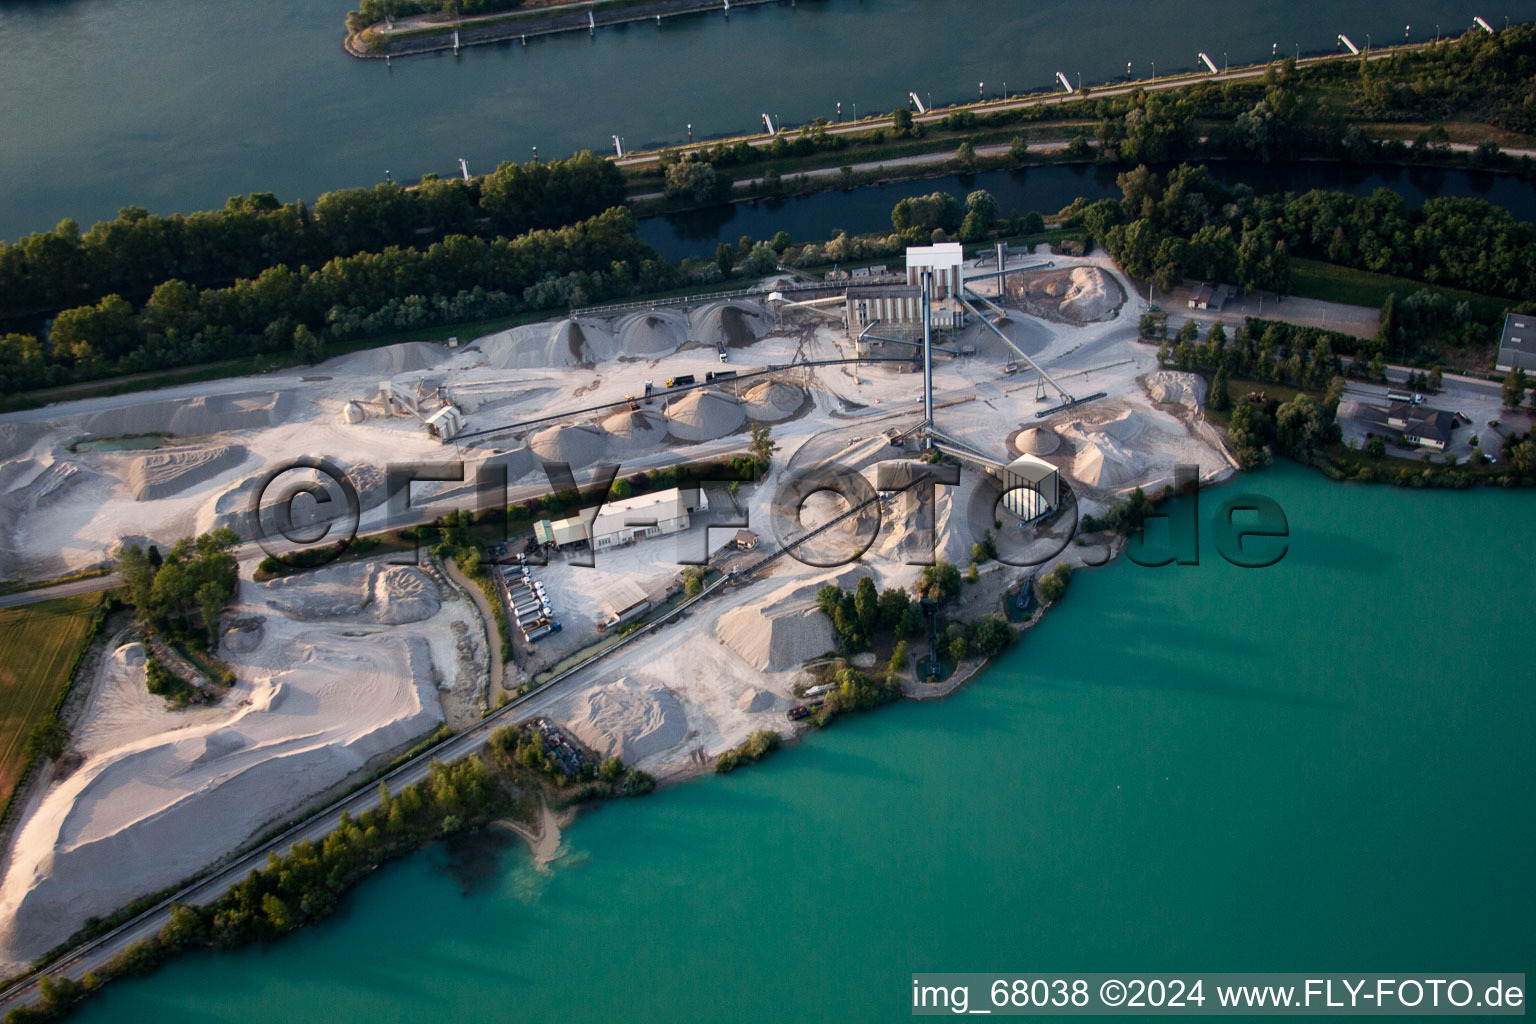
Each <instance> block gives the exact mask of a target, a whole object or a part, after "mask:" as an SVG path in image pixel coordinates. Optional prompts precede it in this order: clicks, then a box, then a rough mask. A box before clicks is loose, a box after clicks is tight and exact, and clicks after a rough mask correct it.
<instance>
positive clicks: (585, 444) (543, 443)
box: [528, 423, 608, 469]
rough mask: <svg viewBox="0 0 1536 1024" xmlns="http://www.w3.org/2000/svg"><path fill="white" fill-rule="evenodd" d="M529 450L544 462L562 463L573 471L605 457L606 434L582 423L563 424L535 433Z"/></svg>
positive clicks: (606, 449)
mask: <svg viewBox="0 0 1536 1024" xmlns="http://www.w3.org/2000/svg"><path fill="white" fill-rule="evenodd" d="M528 447H529V448H530V449H532V450H533V454H535V455H537V456H538V457H539V458H541V459H543V460H544V461H546V462H565V463H569V464H570V466H571V467H572V468H573V469H575V468H579V467H582V466H590V465H592V463H594V462H596V461H597V460H599V459H601V458H603V457H604V456H606V455H607V454H608V435H607V434H605V433H604V432H603V431H601V430H599V429H598V428H597V427H593V426H589V425H587V424H585V423H562V424H559V425H558V426H553V427H545V428H544V429H543V430H541V431H539V432H538V433H536V434H534V435H533V436H532V437H530V438H529V439H528Z"/></svg>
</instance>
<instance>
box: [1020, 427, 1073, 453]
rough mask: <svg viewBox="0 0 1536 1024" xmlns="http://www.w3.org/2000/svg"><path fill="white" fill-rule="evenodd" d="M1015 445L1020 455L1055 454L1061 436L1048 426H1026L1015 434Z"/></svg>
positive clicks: (1059, 445)
mask: <svg viewBox="0 0 1536 1024" xmlns="http://www.w3.org/2000/svg"><path fill="white" fill-rule="evenodd" d="M1013 447H1014V450H1015V451H1017V452H1018V453H1019V454H1020V455H1055V454H1056V452H1058V451H1059V450H1060V449H1061V438H1060V437H1059V436H1058V435H1057V434H1056V432H1055V431H1054V430H1051V429H1050V428H1048V427H1026V428H1025V429H1023V430H1021V431H1019V432H1018V433H1017V434H1016V435H1014V438H1013Z"/></svg>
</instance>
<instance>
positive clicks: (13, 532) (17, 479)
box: [0, 458, 104, 576]
mask: <svg viewBox="0 0 1536 1024" xmlns="http://www.w3.org/2000/svg"><path fill="white" fill-rule="evenodd" d="M102 480H104V477H103V475H102V474H101V473H98V472H96V471H95V470H93V469H88V468H85V467H83V466H80V465H79V464H77V463H74V462H69V461H65V460H58V461H55V460H53V459H50V458H42V459H15V460H13V461H11V462H6V463H0V522H3V523H5V525H6V529H5V530H4V531H0V576H9V575H11V574H13V573H14V572H16V571H17V567H18V564H19V556H20V555H21V553H22V550H23V549H24V548H25V546H26V545H25V543H24V541H23V539H22V535H23V533H24V531H25V530H26V528H27V527H28V525H29V521H35V520H34V517H35V516H36V514H37V513H38V512H39V511H42V510H45V509H47V508H50V507H52V506H54V505H56V504H57V503H58V502H60V501H62V500H63V499H65V498H66V497H69V496H70V495H74V494H77V493H79V492H80V491H81V489H82V487H83V486H85V485H87V484H88V483H91V482H95V481H102Z"/></svg>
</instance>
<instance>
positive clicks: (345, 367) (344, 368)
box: [322, 341, 452, 377]
mask: <svg viewBox="0 0 1536 1024" xmlns="http://www.w3.org/2000/svg"><path fill="white" fill-rule="evenodd" d="M450 355H452V352H451V351H450V350H449V349H448V347H447V346H445V345H434V344H432V343H430V342H426V341H408V342H404V343H402V344H399V345H385V346H384V347H383V348H370V349H365V350H364V351H362V352H354V353H352V354H351V355H345V356H339V357H337V358H335V359H331V360H328V361H327V362H325V363H324V364H322V365H323V366H324V368H325V369H326V370H329V371H330V372H332V373H376V374H378V375H380V376H381V377H389V376H392V375H394V374H397V373H414V372H415V371H417V370H430V369H431V368H432V367H434V366H437V365H438V364H440V363H444V362H447V361H448V358H449V356H450Z"/></svg>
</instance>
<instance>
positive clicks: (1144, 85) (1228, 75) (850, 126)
mask: <svg viewBox="0 0 1536 1024" xmlns="http://www.w3.org/2000/svg"><path fill="white" fill-rule="evenodd" d="M1431 45H1432V44H1430V43H1423V44H1413V45H1408V46H1391V47H1382V48H1380V49H1374V50H1372V51H1371V52H1370V54H1369V55H1368V56H1367V57H1366V59H1367V60H1384V59H1386V58H1388V57H1392V56H1394V55H1395V54H1397V53H1399V52H1404V51H1416V50H1422V49H1428V48H1429V47H1430V46H1431ZM1359 59H1360V58H1358V57H1355V56H1353V55H1352V54H1347V53H1345V54H1326V55H1324V56H1320V57H1303V58H1302V59H1301V60H1299V61H1297V65H1298V66H1299V67H1307V66H1310V65H1313V64H1323V63H1327V62H1329V61H1338V60H1359ZM1268 70H1269V68H1268V66H1267V65H1266V66H1254V67H1246V68H1238V69H1235V70H1232V71H1220V72H1217V73H1216V74H1214V75H1212V74H1208V73H1206V72H1190V73H1189V74H1184V75H1169V76H1167V77H1164V78H1157V79H1147V80H1140V81H1135V82H1125V83H1122V84H1119V85H1102V86H1096V87H1093V88H1092V89H1091V90H1090V91H1089V94H1090V95H1091V96H1094V97H1102V96H1122V95H1126V94H1128V93H1133V92H1135V91H1136V90H1138V89H1145V90H1146V91H1148V92H1154V91H1157V90H1160V89H1184V88H1188V87H1190V86H1192V85H1199V84H1201V83H1203V82H1236V81H1242V80H1244V79H1253V78H1262V77H1263V76H1264V73H1265V72H1266V71H1268ZM1082 98H1083V96H1082V94H1080V93H1051V94H1049V95H1041V94H1038V93H1037V94H1033V95H1029V96H1021V97H1018V98H1017V99H1006V100H992V101H988V102H983V103H966V104H961V105H957V106H955V107H949V108H945V109H944V110H934V111H930V112H929V113H926V114H914V115H913V116H912V120H913V122H914V123H916V124H937V123H939V122H940V121H943V120H944V118H946V117H947V116H949V115H950V114H951V113H954V112H956V111H965V110H968V111H971V112H972V113H975V114H996V113H999V112H1002V111H1006V110H1027V109H1029V108H1031V107H1040V106H1047V105H1049V104H1061V103H1070V102H1073V101H1074V100H1079V99H1082ZM891 125H892V118H891V117H890V116H889V115H887V116H884V117H867V118H864V119H863V120H861V121H848V122H841V123H838V124H829V125H827V127H826V130H827V133H828V134H829V135H846V134H850V133H853V132H867V131H869V130H871V129H873V128H889V127H891ZM786 134H789V133H788V132H786ZM773 138H774V137H773V136H771V135H767V134H758V135H744V136H740V137H738V138H730V139H710V140H708V141H706V142H694V143H688V144H685V145H681V146H668V147H666V148H665V149H664V150H646V151H645V152H642V153H634V154H632V155H630V156H626V157H621V158H619V159H617V160H616V161H615V162H616V163H617V164H618V165H619V166H620V167H639V166H643V165H645V164H649V163H655V162H656V161H658V160H660V159H661V157H662V154H663V153H669V154H671V153H692V152H697V151H699V150H707V149H713V148H714V147H715V146H718V145H722V144H724V145H727V146H730V145H734V144H735V143H737V142H743V141H744V142H746V143H747V144H748V145H750V146H755V147H758V148H762V147H764V146H769V145H772V143H773Z"/></svg>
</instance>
